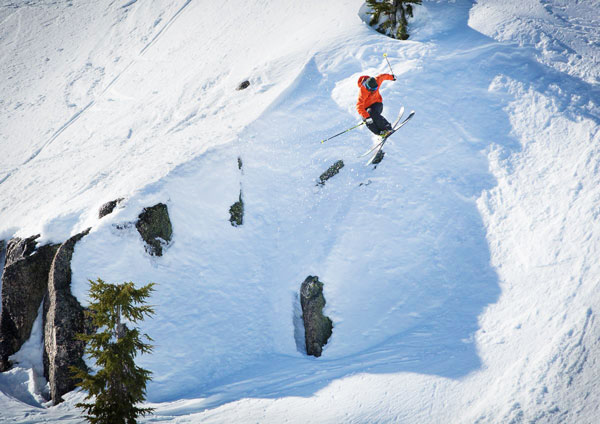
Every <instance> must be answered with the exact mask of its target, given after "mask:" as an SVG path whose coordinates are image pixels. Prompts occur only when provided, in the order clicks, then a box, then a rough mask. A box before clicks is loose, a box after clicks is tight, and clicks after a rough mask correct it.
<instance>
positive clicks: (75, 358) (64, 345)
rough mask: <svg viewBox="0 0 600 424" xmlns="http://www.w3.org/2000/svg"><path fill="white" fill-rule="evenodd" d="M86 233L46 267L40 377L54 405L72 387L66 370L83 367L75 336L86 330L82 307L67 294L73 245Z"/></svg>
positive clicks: (81, 347)
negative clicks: (46, 285) (43, 380)
mask: <svg viewBox="0 0 600 424" xmlns="http://www.w3.org/2000/svg"><path fill="white" fill-rule="evenodd" d="M89 231H90V229H89V228H88V229H87V230H86V231H84V232H83V233H80V234H78V235H76V236H73V237H71V238H70V239H69V240H67V241H66V242H65V243H63V244H62V245H61V246H60V247H59V248H58V251H57V252H56V255H55V256H54V260H53V261H52V265H51V267H50V273H49V277H48V295H47V296H46V298H45V300H44V375H45V376H46V378H47V379H48V382H49V384H50V397H51V398H52V401H53V403H54V404H57V403H59V402H62V395H64V394H65V393H68V392H70V391H71V390H73V389H74V388H75V380H73V379H72V374H71V371H70V369H69V367H71V366H76V367H79V368H84V367H85V363H84V361H83V353H84V349H85V343H84V342H83V341H81V340H77V339H76V338H75V336H76V334H77V333H86V332H88V329H87V328H86V319H85V315H84V308H83V307H82V306H81V305H80V304H79V302H78V301H77V299H76V298H75V297H74V296H73V295H72V294H71V258H72V256H73V250H74V248H75V243H77V242H78V241H79V240H81V238H82V237H84V236H85V235H87V234H88V233H89Z"/></svg>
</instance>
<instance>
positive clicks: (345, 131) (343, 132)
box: [321, 121, 365, 144]
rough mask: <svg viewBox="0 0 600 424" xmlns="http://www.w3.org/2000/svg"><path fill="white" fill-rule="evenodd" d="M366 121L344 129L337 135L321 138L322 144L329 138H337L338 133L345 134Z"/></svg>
mask: <svg viewBox="0 0 600 424" xmlns="http://www.w3.org/2000/svg"><path fill="white" fill-rule="evenodd" d="M364 123H365V122H364V121H363V122H361V123H360V124H357V125H355V126H353V127H352V128H348V129H347V130H344V131H342V132H341V133H337V134H336V135H332V136H331V137H329V138H326V139H325V140H321V144H323V143H325V142H326V141H327V140H331V139H332V138H335V137H337V136H338V135H342V134H345V133H347V132H348V131H351V130H353V129H354V128H358V127H360V126H361V125H363V124H364Z"/></svg>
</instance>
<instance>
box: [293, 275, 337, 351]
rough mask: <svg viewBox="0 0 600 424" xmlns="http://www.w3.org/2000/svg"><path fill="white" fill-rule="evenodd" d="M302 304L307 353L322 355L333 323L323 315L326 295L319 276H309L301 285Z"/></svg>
mask: <svg viewBox="0 0 600 424" xmlns="http://www.w3.org/2000/svg"><path fill="white" fill-rule="evenodd" d="M300 305H301V307H302V320H303V322H304V334H305V341H306V353H307V354H308V355H313V356H317V357H319V356H321V353H322V351H323V346H324V345H325V344H327V341H328V340H329V337H331V332H332V329H333V323H332V322H331V320H330V319H329V317H326V316H325V315H323V308H324V307H325V297H324V296H323V283H322V282H320V281H319V277H313V276H308V277H307V278H306V280H304V282H303V283H302V286H301V287H300Z"/></svg>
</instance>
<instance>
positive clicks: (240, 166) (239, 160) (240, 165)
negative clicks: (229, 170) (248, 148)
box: [238, 156, 243, 171]
mask: <svg viewBox="0 0 600 424" xmlns="http://www.w3.org/2000/svg"><path fill="white" fill-rule="evenodd" d="M242 165H243V164H242V158H241V157H239V156H238V169H239V170H240V171H241V170H242Z"/></svg>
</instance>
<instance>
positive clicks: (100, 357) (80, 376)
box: [73, 278, 154, 424]
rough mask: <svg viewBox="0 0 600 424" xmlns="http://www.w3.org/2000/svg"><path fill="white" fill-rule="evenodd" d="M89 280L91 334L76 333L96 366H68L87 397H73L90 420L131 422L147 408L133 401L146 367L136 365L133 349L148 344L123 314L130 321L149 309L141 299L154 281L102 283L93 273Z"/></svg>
mask: <svg viewBox="0 0 600 424" xmlns="http://www.w3.org/2000/svg"><path fill="white" fill-rule="evenodd" d="M89 281H90V290H89V296H90V299H91V305H90V306H89V311H87V312H86V313H87V314H88V315H89V316H90V317H91V319H92V323H93V326H94V328H95V329H96V330H95V331H94V332H92V334H88V335H86V334H79V335H78V338H79V339H80V340H83V341H85V342H86V354H88V355H89V356H90V357H91V358H93V359H94V360H95V363H96V366H97V367H98V370H97V372H96V373H95V374H91V373H90V370H87V369H86V370H83V369H78V368H75V367H74V368H73V372H74V377H75V378H76V379H77V380H79V381H78V386H81V387H82V388H83V389H84V390H86V391H87V392H88V394H87V396H86V398H85V400H90V399H92V402H91V403H78V404H77V407H80V408H82V409H83V410H84V411H85V413H86V416H85V418H86V419H87V420H88V421H89V422H90V423H96V424H121V423H123V424H125V423H126V424H132V423H135V422H136V418H137V417H138V416H140V415H141V416H145V415H147V414H149V413H151V412H152V411H153V409H152V408H138V407H137V406H136V405H138V404H139V403H141V402H143V401H144V400H145V398H146V383H147V382H148V381H149V380H150V379H151V377H150V376H151V372H150V371H148V370H145V369H143V368H140V367H138V366H136V364H135V362H134V358H135V356H136V355H137V353H138V352H139V353H149V352H151V351H152V346H151V345H149V344H147V343H144V342H143V341H142V338H145V339H147V340H148V341H152V339H151V338H150V337H149V336H148V335H147V334H143V335H142V334H140V331H139V329H138V328H133V329H129V328H127V326H126V325H125V323H124V322H122V321H124V320H126V321H128V322H130V323H132V324H136V323H137V322H139V321H141V320H143V319H144V317H149V316H152V315H153V314H154V309H153V308H152V307H151V306H148V305H146V304H145V300H146V298H148V297H149V296H150V294H151V293H152V292H153V291H154V288H153V286H154V283H151V284H148V285H146V286H144V287H142V288H140V289H136V288H135V286H134V284H133V283H132V282H129V283H123V284H107V283H105V282H104V281H102V280H101V279H100V278H98V280H97V281H92V280H89Z"/></svg>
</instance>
